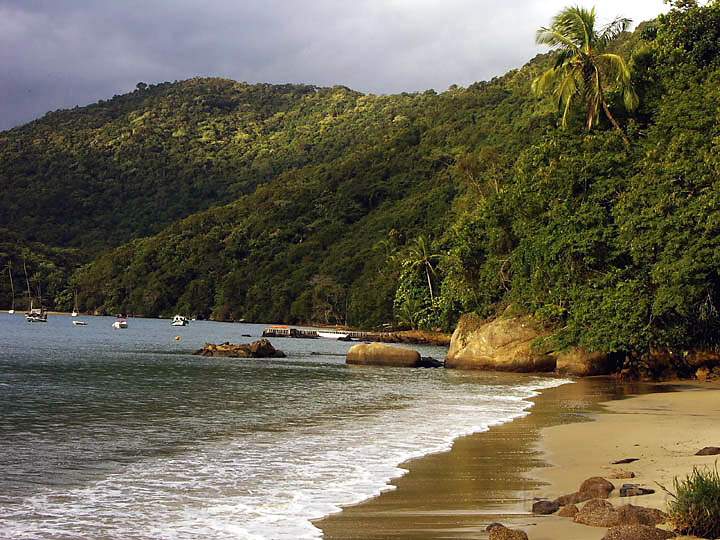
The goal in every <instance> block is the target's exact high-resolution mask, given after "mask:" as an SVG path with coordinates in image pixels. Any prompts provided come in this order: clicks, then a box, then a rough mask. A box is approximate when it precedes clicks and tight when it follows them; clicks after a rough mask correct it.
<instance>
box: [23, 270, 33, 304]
mask: <svg viewBox="0 0 720 540" xmlns="http://www.w3.org/2000/svg"><path fill="white" fill-rule="evenodd" d="M23 270H25V283H26V285H27V293H28V305H29V307H28V310H29V311H32V307H33V301H32V295H31V294H30V279H29V278H28V273H27V265H26V264H25V259H24V258H23Z"/></svg>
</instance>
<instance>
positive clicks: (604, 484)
mask: <svg viewBox="0 0 720 540" xmlns="http://www.w3.org/2000/svg"><path fill="white" fill-rule="evenodd" d="M614 489H615V486H614V485H613V484H612V482H608V481H607V480H605V479H604V478H601V477H599V476H594V477H592V478H588V479H587V480H585V481H584V482H583V483H582V484H581V485H580V489H578V493H580V494H581V495H583V496H585V497H587V498H588V499H607V498H608V497H609V496H610V493H612V491H613V490H614Z"/></svg>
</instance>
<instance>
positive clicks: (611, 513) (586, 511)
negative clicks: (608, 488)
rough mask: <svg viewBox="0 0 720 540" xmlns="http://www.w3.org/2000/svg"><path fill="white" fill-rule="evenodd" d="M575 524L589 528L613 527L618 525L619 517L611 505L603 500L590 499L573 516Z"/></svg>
mask: <svg viewBox="0 0 720 540" xmlns="http://www.w3.org/2000/svg"><path fill="white" fill-rule="evenodd" d="M575 523H581V524H582V525H589V526H591V527H614V526H616V525H619V524H620V517H619V515H618V512H617V510H615V508H614V507H613V505H612V504H610V503H609V502H607V501H606V500H605V499H592V500H590V501H588V502H587V503H585V506H583V507H582V508H581V509H580V511H579V512H578V513H577V514H576V515H575Z"/></svg>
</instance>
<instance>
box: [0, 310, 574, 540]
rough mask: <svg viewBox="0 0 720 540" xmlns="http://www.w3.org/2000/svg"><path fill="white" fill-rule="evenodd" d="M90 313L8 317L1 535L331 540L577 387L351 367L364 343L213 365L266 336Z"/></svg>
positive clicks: (248, 328) (236, 327)
mask: <svg viewBox="0 0 720 540" xmlns="http://www.w3.org/2000/svg"><path fill="white" fill-rule="evenodd" d="M78 319H81V320H84V321H86V322H87V326H74V325H73V324H72V321H73V320H75V319H72V318H71V317H69V316H64V315H56V316H50V317H49V319H48V322H47V323H46V324H42V323H27V322H26V321H25V319H24V317H23V316H22V315H17V314H16V315H9V314H7V313H2V314H0V538H13V539H15V538H17V539H24V538H27V539H29V538H32V539H37V538H42V539H70V538H73V539H75V538H96V539H97V538H102V539H118V540H121V539H122V540H130V539H191V538H192V539H195V538H205V539H271V540H276V539H277V540H284V539H287V540H299V539H313V538H321V537H322V533H321V531H320V530H319V529H317V528H316V527H315V526H313V523H312V522H313V520H316V519H318V518H321V517H323V516H326V515H328V514H331V513H333V512H338V511H340V509H341V507H342V506H344V505H351V504H355V503H358V502H360V501H363V500H365V499H368V498H370V497H373V496H376V495H378V494H380V493H381V492H382V491H384V490H387V489H392V487H391V486H390V485H389V481H390V480H391V479H393V478H395V477H398V476H400V475H402V474H403V473H404V472H405V469H403V467H402V465H403V463H405V462H406V461H408V460H410V459H412V458H418V457H421V456H423V455H426V454H430V453H435V452H442V451H447V450H449V449H450V447H451V446H452V442H453V441H454V440H455V439H456V438H458V437H461V436H463V435H468V434H471V433H475V432H481V431H485V430H487V429H488V428H490V427H491V426H494V425H497V424H501V423H504V422H509V421H512V420H513V419H515V418H518V417H520V416H523V415H525V414H527V413H528V410H529V409H530V407H531V406H532V403H531V401H529V399H530V398H532V397H534V396H536V395H537V393H538V392H539V391H540V390H542V389H544V388H548V387H551V386H557V385H559V384H562V383H563V382H564V381H562V380H558V379H553V378H542V377H536V376H530V375H528V376H520V375H514V376H512V377H509V376H506V375H501V374H490V373H472V372H460V371H455V370H443V369H403V368H380V367H363V366H347V365H345V363H344V357H345V354H346V352H347V350H348V348H349V347H350V346H351V345H352V344H351V343H345V342H339V341H335V340H329V339H315V340H303V339H272V340H271V341H272V343H273V345H274V346H275V347H276V348H278V349H280V350H282V351H284V352H285V353H286V355H287V358H281V359H230V358H204V357H200V356H194V355H193V354H192V352H193V351H195V350H197V349H198V348H200V347H201V346H202V345H203V344H204V343H206V342H211V343H221V342H225V341H230V342H234V343H242V342H249V341H252V340H253V339H257V338H259V337H260V335H261V333H262V329H263V326H262V325H255V324H233V323H221V322H209V321H194V322H192V323H191V324H190V325H189V326H186V327H173V326H170V322H169V321H168V320H161V319H140V318H131V319H129V327H128V328H127V329H121V330H117V329H113V328H112V323H113V321H114V319H113V318H109V317H82V316H81V317H79V318H78ZM415 348H416V349H418V350H420V351H421V353H422V354H423V356H432V357H435V358H438V359H440V358H443V357H444V355H445V354H446V352H447V351H446V349H443V348H439V347H415Z"/></svg>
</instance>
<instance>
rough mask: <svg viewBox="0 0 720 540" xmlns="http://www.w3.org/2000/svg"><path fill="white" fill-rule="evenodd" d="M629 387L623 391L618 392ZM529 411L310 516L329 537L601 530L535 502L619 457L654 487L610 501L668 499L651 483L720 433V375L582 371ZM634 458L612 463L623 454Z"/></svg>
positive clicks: (601, 472) (542, 538)
mask: <svg viewBox="0 0 720 540" xmlns="http://www.w3.org/2000/svg"><path fill="white" fill-rule="evenodd" d="M624 398H629V399H624ZM534 401H535V405H534V407H533V409H532V412H531V414H530V415H528V416H526V417H524V418H521V419H519V420H516V421H514V422H511V423H509V424H505V425H502V426H498V427H495V428H492V429H490V430H489V431H487V432H484V433H479V434H476V435H472V436H469V437H464V438H462V439H459V440H458V441H456V443H455V445H454V446H453V449H452V450H451V451H450V452H446V453H442V454H436V455H431V456H427V457H425V458H422V459H418V460H414V461H411V462H409V463H406V464H404V468H406V469H407V470H408V473H407V474H406V475H405V476H403V477H401V478H398V479H396V480H395V481H393V487H394V488H395V489H392V490H391V491H387V492H385V493H383V494H382V495H380V496H379V497H376V498H374V499H371V500H369V501H366V502H364V503H362V504H359V505H356V506H352V507H349V508H346V509H344V510H343V511H342V512H340V513H338V514H335V515H332V516H329V517H328V518H325V519H323V520H321V521H318V522H317V523H316V526H318V527H320V528H321V529H322V530H323V532H324V535H325V538H328V539H361V538H362V539H373V540H375V539H376V540H380V539H382V538H393V539H407V540H410V539H418V540H422V539H428V540H429V539H440V538H441V539H460V538H487V533H486V532H485V530H484V529H485V527H486V526H487V525H488V524H489V523H492V522H501V523H504V524H506V525H508V526H510V527H513V528H520V529H523V530H525V531H526V532H527V533H528V535H529V537H530V540H558V539H573V540H600V539H601V538H602V537H603V536H604V534H605V532H606V529H604V528H594V527H587V526H584V525H577V524H574V523H573V522H572V520H570V519H568V518H561V517H556V516H535V515H532V514H531V513H530V508H531V506H532V503H533V502H534V500H536V499H537V498H544V497H547V498H549V499H554V498H556V497H558V496H560V495H564V494H566V493H572V492H574V491H576V490H577V488H578V486H579V485H580V483H581V482H582V481H583V480H585V479H586V478H589V477H592V476H607V475H609V474H610V473H611V471H612V470H613V469H616V468H618V467H623V468H624V469H625V470H628V471H632V472H633V473H635V475H636V478H634V479H632V480H612V482H613V483H614V484H615V485H616V487H618V488H619V487H620V485H621V484H622V483H625V482H629V483H636V484H640V485H642V486H645V487H649V488H653V489H655V490H656V493H655V494H654V495H647V496H642V497H632V498H622V499H620V498H619V497H618V490H617V489H616V490H615V491H614V492H613V493H612V496H611V498H610V501H611V502H612V503H613V504H614V505H616V506H617V505H620V504H627V503H631V504H635V505H642V506H652V507H656V508H660V509H664V507H665V499H666V494H665V493H664V492H662V490H661V489H660V488H659V487H658V485H657V483H659V484H662V485H665V486H667V487H671V486H672V480H673V478H674V477H675V476H684V475H685V474H687V473H688V472H690V471H691V470H692V468H693V466H696V465H699V466H702V465H712V464H713V463H714V462H715V458H713V457H697V456H694V455H693V454H695V452H696V451H697V450H699V449H700V448H703V447H704V446H718V445H720V422H718V420H719V419H720V387H718V386H717V385H714V386H713V385H700V384H684V383H683V384H657V385H650V384H629V385H628V384H625V385H619V384H617V383H615V382H614V381H612V380H608V379H584V380H579V381H577V382H576V383H575V384H570V385H565V386H562V387H559V388H554V389H551V390H547V391H545V392H544V393H543V394H542V395H541V396H539V397H538V398H536V399H535V400H534ZM628 457H634V458H639V461H636V462H634V463H632V464H629V465H611V462H612V461H616V460H619V459H623V458H628Z"/></svg>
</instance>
